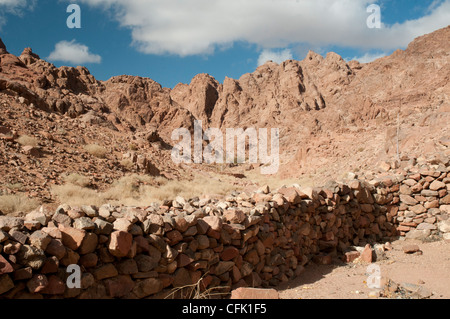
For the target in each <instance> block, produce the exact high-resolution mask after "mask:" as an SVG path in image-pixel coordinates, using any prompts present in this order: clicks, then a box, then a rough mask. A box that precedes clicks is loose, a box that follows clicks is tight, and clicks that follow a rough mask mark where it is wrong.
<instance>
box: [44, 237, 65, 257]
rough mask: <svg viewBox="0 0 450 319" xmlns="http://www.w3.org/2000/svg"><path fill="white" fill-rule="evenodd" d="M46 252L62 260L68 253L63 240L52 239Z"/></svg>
mask: <svg viewBox="0 0 450 319" xmlns="http://www.w3.org/2000/svg"><path fill="white" fill-rule="evenodd" d="M45 252H46V253H47V254H49V255H51V256H55V257H56V258H58V259H60V260H61V259H62V258H63V257H64V255H65V254H66V248H65V247H64V245H63V243H62V241H61V240H59V239H52V240H51V241H50V243H49V244H48V245H47V247H46V249H45Z"/></svg>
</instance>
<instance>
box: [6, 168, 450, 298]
mask: <svg viewBox="0 0 450 319" xmlns="http://www.w3.org/2000/svg"><path fill="white" fill-rule="evenodd" d="M448 174H449V172H448V166H443V167H428V168H427V170H425V169H424V168H419V169H417V170H414V169H411V170H410V171H408V172H404V173H401V174H397V175H395V176H387V175H386V176H383V177H380V178H378V179H376V180H373V181H370V182H364V181H359V180H352V181H349V182H347V183H337V182H331V183H328V184H327V185H325V187H323V188H317V189H316V188H304V189H301V188H300V187H299V186H298V185H294V186H293V187H283V188H280V189H278V190H277V191H274V192H270V190H269V188H268V187H263V188H261V189H260V190H259V191H257V192H255V193H253V194H246V193H233V194H232V196H230V197H228V198H226V199H225V200H222V201H218V200H210V199H199V198H193V199H190V200H185V199H184V198H181V197H177V198H176V199H175V200H167V201H164V203H163V205H161V206H159V205H156V204H152V205H151V206H149V207H144V208H139V207H113V206H111V205H103V206H101V207H99V208H97V207H93V206H81V207H70V206H68V205H62V206H60V207H58V209H56V211H50V210H49V209H46V207H45V206H43V207H41V208H40V209H39V210H37V211H34V212H31V213H29V214H28V215H26V217H25V218H16V217H9V216H0V298H55V297H58V298H90V299H97V298H163V297H165V296H167V295H170V293H172V292H174V291H175V290H177V289H178V288H182V287H186V286H189V285H193V284H196V283H198V282H200V284H199V285H198V287H199V289H200V290H201V291H205V290H207V289H211V288H214V287H226V288H225V289H222V290H221V291H222V292H226V291H229V290H230V289H234V288H238V287H269V286H276V285H278V284H279V283H280V282H286V281H288V280H291V279H292V278H294V277H296V276H298V275H299V274H301V273H302V271H303V269H304V266H305V265H306V264H307V263H308V262H309V261H311V260H312V261H314V262H315V263H321V264H329V263H331V261H332V259H333V258H336V257H339V256H340V255H344V253H345V252H347V251H348V248H349V247H350V246H364V245H365V244H367V243H371V244H373V243H376V242H380V241H382V242H384V241H388V240H389V239H391V238H392V237H393V236H396V235H405V236H407V237H415V238H416V237H417V235H416V234H417V232H420V234H421V238H422V237H424V236H437V237H444V238H448V234H449V232H450V224H449V220H448V207H449V205H448V201H449V195H448V193H449V186H450V182H449V180H450V176H448ZM410 234H413V235H410ZM74 264H76V265H79V266H80V268H81V278H80V279H81V287H80V288H69V287H68V285H67V279H68V276H69V275H70V273H68V272H67V267H68V266H69V265H74ZM180 291H182V290H180ZM180 291H178V292H180ZM176 296H178V297H183V295H181V294H178V295H176Z"/></svg>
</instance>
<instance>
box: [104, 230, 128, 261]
mask: <svg viewBox="0 0 450 319" xmlns="http://www.w3.org/2000/svg"><path fill="white" fill-rule="evenodd" d="M132 244H133V235H131V234H130V233H127V232H123V231H115V232H113V233H111V241H110V243H109V246H108V248H109V252H110V253H111V255H113V256H115V257H125V256H126V255H127V254H128V252H129V251H130V249H131V245H132Z"/></svg>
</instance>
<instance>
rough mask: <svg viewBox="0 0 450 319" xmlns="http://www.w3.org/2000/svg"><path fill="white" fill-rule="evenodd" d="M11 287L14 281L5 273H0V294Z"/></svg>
mask: <svg viewBox="0 0 450 319" xmlns="http://www.w3.org/2000/svg"><path fill="white" fill-rule="evenodd" d="M13 288H14V282H13V281H12V280H11V278H10V277H9V276H8V275H6V274H4V275H0V295H2V294H4V293H6V292H8V291H10V290H11V289H13Z"/></svg>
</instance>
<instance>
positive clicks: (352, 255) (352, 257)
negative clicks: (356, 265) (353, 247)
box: [345, 251, 361, 263]
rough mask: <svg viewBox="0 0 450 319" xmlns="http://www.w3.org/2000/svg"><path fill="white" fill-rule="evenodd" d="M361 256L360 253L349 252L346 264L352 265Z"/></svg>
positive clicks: (346, 254) (346, 256) (346, 255)
mask: <svg viewBox="0 0 450 319" xmlns="http://www.w3.org/2000/svg"><path fill="white" fill-rule="evenodd" d="M360 255H361V254H360V253H359V252H358V251H349V252H346V253H345V262H347V263H351V262H353V261H354V260H355V259H356V258H358V257H359V256H360Z"/></svg>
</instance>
